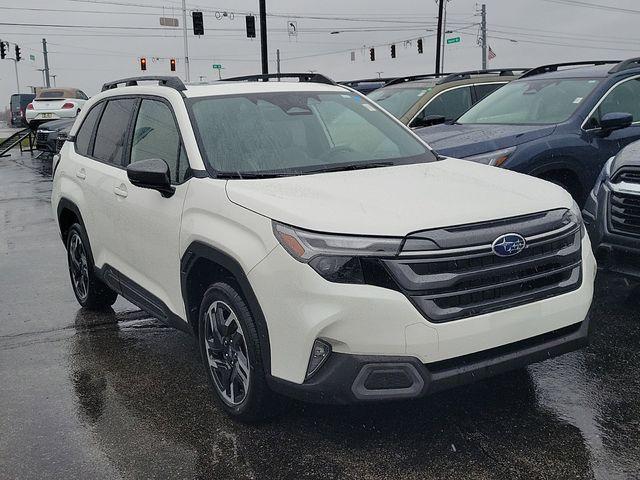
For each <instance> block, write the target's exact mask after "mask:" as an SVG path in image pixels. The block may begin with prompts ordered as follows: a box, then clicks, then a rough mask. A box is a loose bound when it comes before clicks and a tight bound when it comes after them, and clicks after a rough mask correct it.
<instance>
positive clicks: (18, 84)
mask: <svg viewBox="0 0 640 480" xmlns="http://www.w3.org/2000/svg"><path fill="white" fill-rule="evenodd" d="M11 60H13V66H14V67H15V69H16V88H17V89H18V90H16V92H17V93H20V78H18V61H17V60H16V59H15V58H12V59H11Z"/></svg>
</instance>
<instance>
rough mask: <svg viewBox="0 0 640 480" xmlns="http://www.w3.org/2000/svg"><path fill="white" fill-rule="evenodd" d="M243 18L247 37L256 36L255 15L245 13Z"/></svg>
mask: <svg viewBox="0 0 640 480" xmlns="http://www.w3.org/2000/svg"><path fill="white" fill-rule="evenodd" d="M244 19H245V21H246V22H247V38H256V17H254V16H253V15H247V16H246V17H244Z"/></svg>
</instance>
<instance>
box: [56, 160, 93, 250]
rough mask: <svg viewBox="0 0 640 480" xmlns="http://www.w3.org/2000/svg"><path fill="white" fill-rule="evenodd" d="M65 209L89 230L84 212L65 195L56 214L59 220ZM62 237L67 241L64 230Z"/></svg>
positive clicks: (63, 241) (63, 240) (61, 233)
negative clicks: (83, 216)
mask: <svg viewBox="0 0 640 480" xmlns="http://www.w3.org/2000/svg"><path fill="white" fill-rule="evenodd" d="M58 163H60V161H58ZM63 210H69V211H71V212H73V214H74V215H75V216H76V218H77V219H78V222H79V223H80V225H82V228H83V229H84V231H85V232H86V231H87V228H86V227H85V225H84V220H83V219H82V214H81V213H80V209H79V208H78V206H77V205H76V204H75V203H73V202H72V201H71V200H69V199H67V198H64V197H63V198H61V199H60V200H59V201H58V208H57V211H56V214H57V216H58V221H60V216H61V215H62V211H63ZM87 235H88V234H87ZM60 238H61V239H62V243H65V239H64V237H63V232H62V230H61V231H60ZM65 247H66V245H65ZM89 254H90V255H91V252H89ZM91 260H92V261H93V256H92V257H91Z"/></svg>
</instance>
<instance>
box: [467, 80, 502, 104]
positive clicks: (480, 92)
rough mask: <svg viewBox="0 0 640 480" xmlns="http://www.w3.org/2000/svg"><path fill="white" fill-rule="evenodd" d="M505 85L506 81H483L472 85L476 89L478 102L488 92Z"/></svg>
mask: <svg viewBox="0 0 640 480" xmlns="http://www.w3.org/2000/svg"><path fill="white" fill-rule="evenodd" d="M503 85H506V83H485V84H484V85H474V86H473V88H475V89H476V102H479V101H480V100H482V99H483V98H484V97H486V96H487V95H489V94H490V93H493V92H495V91H496V90H497V89H499V88H500V87H502V86H503Z"/></svg>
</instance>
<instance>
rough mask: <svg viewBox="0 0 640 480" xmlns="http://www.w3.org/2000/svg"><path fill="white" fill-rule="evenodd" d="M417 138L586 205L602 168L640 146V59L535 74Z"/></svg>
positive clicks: (560, 67)
mask: <svg viewBox="0 0 640 480" xmlns="http://www.w3.org/2000/svg"><path fill="white" fill-rule="evenodd" d="M416 133H417V134H418V135H420V136H421V137H422V138H423V139H424V140H425V141H427V142H428V143H429V145H430V146H431V147H432V148H433V149H434V150H435V151H436V152H438V153H439V154H440V155H443V156H450V157H456V158H464V159H466V160H472V161H475V162H480V163H486V164H488V165H494V166H498V167H503V168H508V169H510V170H515V171H517V172H522V173H527V174H530V175H534V176H536V177H540V178H544V179H546V180H549V181H552V182H554V183H557V184H559V185H561V186H563V187H564V188H565V189H566V190H568V191H569V192H570V193H571V194H572V195H573V197H574V198H575V199H576V201H577V202H578V203H579V204H580V205H582V204H583V203H584V201H585V199H586V197H587V194H588V193H589V191H590V190H591V188H592V187H593V185H594V183H595V181H596V178H597V177H598V175H599V173H600V171H601V170H602V167H603V165H604V163H605V162H606V161H607V160H608V159H609V158H610V157H611V156H613V155H615V154H616V153H617V152H618V151H619V150H620V149H621V148H622V147H624V146H625V145H627V144H629V143H631V142H633V141H634V140H636V139H639V138H640V58H632V59H629V60H625V61H623V62H620V61H593V62H575V63H562V64H553V65H544V66H541V67H537V68H534V69H532V70H529V71H528V72H525V73H524V74H523V75H522V76H521V77H520V78H519V79H518V80H514V81H513V82H511V83H509V84H508V85H505V86H504V87H502V88H500V89H499V90H496V91H495V92H494V93H492V94H491V95H489V96H488V97H486V98H485V99H484V100H482V101H481V102H480V103H478V104H476V105H475V106H473V107H471V109H469V110H468V111H467V112H466V113H465V114H463V115H462V116H461V117H460V118H458V120H457V121H456V122H454V123H452V124H445V125H437V126H434V127H429V128H424V129H419V130H417V131H416Z"/></svg>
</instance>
